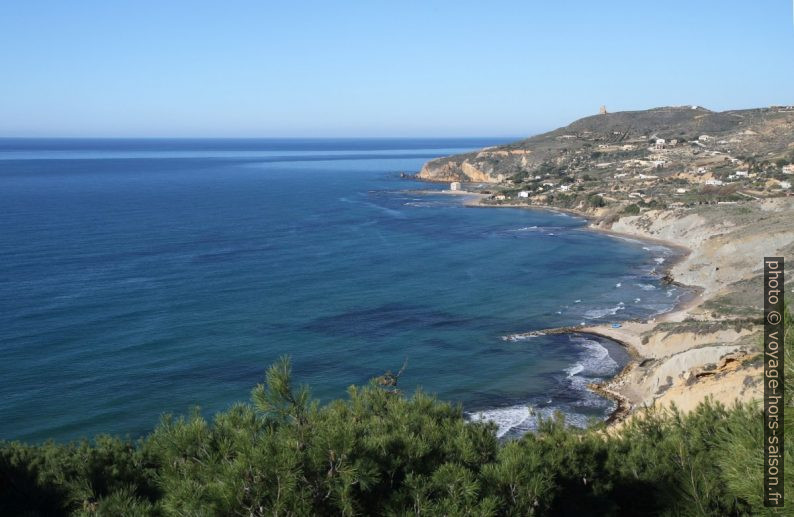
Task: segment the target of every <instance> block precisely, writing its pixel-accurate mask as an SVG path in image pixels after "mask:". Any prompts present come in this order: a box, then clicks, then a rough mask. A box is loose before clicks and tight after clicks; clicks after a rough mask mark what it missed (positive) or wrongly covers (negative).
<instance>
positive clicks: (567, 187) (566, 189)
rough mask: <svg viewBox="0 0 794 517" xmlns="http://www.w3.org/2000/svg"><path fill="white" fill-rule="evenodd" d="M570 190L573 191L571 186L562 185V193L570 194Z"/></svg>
mask: <svg viewBox="0 0 794 517" xmlns="http://www.w3.org/2000/svg"><path fill="white" fill-rule="evenodd" d="M569 190H571V186H570V185H560V192H568V191H569Z"/></svg>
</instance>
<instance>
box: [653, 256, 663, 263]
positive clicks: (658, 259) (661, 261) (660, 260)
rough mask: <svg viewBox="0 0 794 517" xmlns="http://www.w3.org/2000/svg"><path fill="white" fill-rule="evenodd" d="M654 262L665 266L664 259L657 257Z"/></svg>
mask: <svg viewBox="0 0 794 517" xmlns="http://www.w3.org/2000/svg"><path fill="white" fill-rule="evenodd" d="M653 261H654V262H656V263H657V264H664V257H656V258H655V259H653Z"/></svg>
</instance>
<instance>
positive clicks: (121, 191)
mask: <svg viewBox="0 0 794 517" xmlns="http://www.w3.org/2000/svg"><path fill="white" fill-rule="evenodd" d="M503 141H504V139H501V140H500V139H487V138H483V139H347V140H339V139H312V140H306V139H269V140H88V139H86V140H72V139H2V140H0V439H21V440H28V441H34V442H37V441H43V440H46V439H49V438H52V439H55V440H59V441H65V440H73V439H79V438H82V437H90V436H92V435H94V434H97V433H102V432H104V433H112V434H119V435H128V436H131V437H136V436H140V435H142V434H144V433H146V432H147V431H148V430H151V429H152V428H153V427H154V426H155V425H156V424H157V422H158V420H159V418H160V416H161V415H162V414H163V413H176V414H185V413H188V412H189V411H190V410H191V408H192V407H194V406H196V405H198V406H200V407H201V410H202V411H203V412H204V413H205V414H207V415H211V414H212V413H213V412H216V411H219V410H223V409H225V408H228V407H229V406H230V405H231V404H233V403H234V402H237V401H244V400H248V398H249V393H250V390H251V388H252V387H253V386H254V385H255V384H256V383H258V382H261V381H262V379H263V376H264V371H265V369H266V367H267V366H268V365H269V364H270V363H272V362H273V361H274V360H275V359H276V358H278V357H279V356H281V355H284V354H287V355H289V356H290V357H291V358H292V362H293V369H294V377H295V380H296V381H297V382H301V383H306V384H309V385H310V386H311V388H312V392H313V393H314V395H315V396H316V397H317V398H319V399H321V400H324V401H326V400H330V399H332V398H336V397H344V396H345V393H346V391H345V390H346V388H347V387H348V386H350V385H351V384H363V383H366V382H367V381H368V379H370V378H372V377H374V376H377V375H379V374H381V373H383V372H384V371H386V370H393V371H396V370H398V369H399V368H400V367H401V366H402V365H403V364H404V363H406V369H405V371H404V373H403V375H402V377H401V378H400V387H401V388H402V389H403V390H404V391H406V392H408V393H411V392H413V391H414V390H415V389H416V388H418V387H421V389H423V390H424V391H427V392H431V393H435V394H437V395H438V397H439V398H441V399H445V400H450V401H453V402H459V403H461V404H462V405H463V407H464V410H465V411H466V412H467V415H469V417H470V418H472V419H478V418H486V419H489V420H493V421H495V422H497V423H498V425H499V435H500V436H512V435H517V434H520V433H523V432H526V431H527V430H531V429H532V428H533V426H534V425H535V416H533V415H541V416H549V415H551V414H552V413H553V412H555V411H561V412H563V413H564V414H565V415H566V418H567V419H568V421H569V422H571V423H572V424H573V425H586V423H587V422H588V421H591V420H593V419H603V418H604V417H605V416H606V415H607V414H608V413H609V411H610V410H611V408H612V403H611V402H610V401H607V400H604V399H602V398H600V397H598V396H596V395H594V394H592V393H590V392H588V391H587V389H586V385H587V383H588V382H591V381H593V380H599V379H604V378H607V377H609V376H611V375H614V374H615V373H616V372H617V371H618V370H619V369H620V368H621V367H622V365H624V364H625V363H626V361H627V356H626V353H625V351H624V350H623V349H622V348H621V347H620V346H618V345H617V344H615V343H612V342H610V341H606V340H602V339H596V338H593V337H589V336H584V335H545V336H538V337H533V338H526V339H522V338H516V337H515V336H514V334H517V333H522V332H527V331H532V330H537V329H542V328H547V327H557V326H562V325H580V324H581V323H602V322H616V321H621V320H625V319H629V318H638V317H648V316H651V315H653V314H657V313H660V312H663V311H665V310H669V309H670V308H671V307H672V306H673V305H674V304H675V303H676V300H677V299H678V297H679V296H680V295H681V294H682V293H681V292H679V291H678V290H677V288H675V287H670V286H664V285H662V283H661V282H660V275H659V270H660V269H661V267H662V264H663V263H664V262H665V261H669V260H671V259H672V257H673V252H672V251H671V250H669V249H666V248H664V247H660V246H653V245H649V244H647V243H642V242H638V241H632V240H628V239H619V238H615V237H611V236H608V235H604V234H599V233H595V232H592V231H589V230H587V229H586V228H585V221H584V220H582V219H580V218H577V217H573V216H569V215H563V214H558V213H552V212H547V211H542V210H521V209H486V208H467V207H465V206H464V204H463V199H462V198H461V197H459V196H450V195H444V194H440V193H439V194H423V193H418V192H417V191H418V190H427V189H433V190H438V189H441V188H443V187H444V186H443V185H434V184H426V183H420V182H417V181H414V180H411V179H404V178H401V176H400V173H401V172H416V171H418V170H419V168H420V167H421V165H422V164H423V163H424V162H425V161H427V160H428V159H431V158H433V157H436V156H443V155H448V154H452V153H458V152H463V151H468V150H472V149H477V148H481V147H484V146H490V145H495V144H498V143H502V142H503ZM529 406H531V407H532V408H533V409H532V410H531V411H530V410H529V409H528V407H529Z"/></svg>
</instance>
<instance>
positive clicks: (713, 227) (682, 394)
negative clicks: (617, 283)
mask: <svg viewBox="0 0 794 517" xmlns="http://www.w3.org/2000/svg"><path fill="white" fill-rule="evenodd" d="M483 200H484V197H478V198H475V199H471V200H469V201H467V203H466V204H467V206H472V207H496V208H500V207H504V208H523V209H530V210H531V209H536V210H537V209H540V210H553V211H562V212H566V213H570V214H573V215H576V216H579V217H583V218H586V219H587V220H589V221H590V223H589V228H590V229H591V230H593V231H599V232H605V233H609V234H612V235H615V236H617V237H623V238H631V239H637V240H641V241H642V242H647V243H655V244H660V245H663V246H666V247H668V248H672V249H674V250H675V251H676V252H677V254H676V257H675V259H673V260H670V262H669V263H667V264H665V269H664V277H665V280H666V281H668V282H671V283H676V284H679V285H682V286H685V287H687V288H688V289H689V290H690V291H691V293H692V294H691V295H690V296H689V297H688V298H685V299H683V300H681V302H680V303H679V304H678V306H677V307H675V308H674V309H673V310H672V311H670V312H667V313H664V314H660V315H659V316H657V317H655V318H653V319H650V320H647V321H626V322H622V323H621V324H620V327H618V328H613V327H612V325H611V324H601V325H588V326H583V327H577V328H572V329H550V331H552V332H566V331H567V332H582V333H590V334H595V335H599V336H602V337H606V338H609V339H612V340H614V341H616V342H618V343H621V344H622V345H623V346H625V347H626V348H627V349H628V350H629V351H630V354H631V356H632V358H633V359H632V361H631V362H630V363H629V364H628V365H627V366H626V367H625V368H624V369H623V371H622V372H620V374H618V375H617V376H615V377H614V378H613V379H611V380H610V381H608V382H606V383H603V384H600V385H591V386H590V387H591V389H593V391H595V392H597V393H599V394H601V395H602V396H605V397H608V398H612V399H613V400H615V401H617V403H618V405H617V408H616V410H615V411H614V413H613V415H612V416H611V417H610V418H609V419H608V423H610V424H611V423H616V422H621V421H623V420H625V419H626V418H627V417H628V416H629V415H632V414H634V413H635V412H637V411H638V410H641V409H642V408H647V407H650V406H653V405H657V406H659V405H660V406H667V407H669V406H671V405H675V406H676V407H677V408H679V409H680V410H682V411H684V412H686V411H689V410H692V409H694V408H695V407H697V405H698V404H699V403H700V402H701V401H703V400H704V399H706V398H707V397H709V398H712V399H713V400H715V401H719V402H721V403H723V404H726V405H731V404H733V403H734V402H735V401H742V402H746V401H750V400H753V399H758V398H760V396H761V373H762V366H761V362H760V355H759V352H760V343H761V337H760V332H761V331H762V326H761V325H760V323H759V322H760V319H761V314H762V307H761V305H760V302H761V296H760V292H761V291H760V290H761V280H760V276H759V275H761V274H762V259H763V257H764V256H776V255H783V256H785V255H791V253H792V251H794V225H792V224H791V221H794V199H792V198H790V197H788V198H774V199H767V200H759V201H757V202H753V203H747V204H743V205H740V206H718V205H712V206H705V207H699V208H698V209H688V210H687V209H674V210H654V211H648V212H645V213H643V214H642V215H636V216H623V217H621V218H619V219H618V220H617V221H614V222H612V223H611V224H609V223H604V222H600V221H599V220H598V213H597V212H595V213H593V212H583V211H577V210H560V209H559V208H555V207H545V206H527V205H521V204H515V203H512V204H498V205H495V204H491V203H485V202H483ZM756 295H757V296H756Z"/></svg>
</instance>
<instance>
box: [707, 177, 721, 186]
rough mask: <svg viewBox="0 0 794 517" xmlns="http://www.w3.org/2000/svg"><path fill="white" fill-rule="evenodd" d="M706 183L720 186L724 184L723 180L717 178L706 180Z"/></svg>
mask: <svg viewBox="0 0 794 517" xmlns="http://www.w3.org/2000/svg"><path fill="white" fill-rule="evenodd" d="M706 185H714V186H719V185H722V180H715V179H710V180H706Z"/></svg>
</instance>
